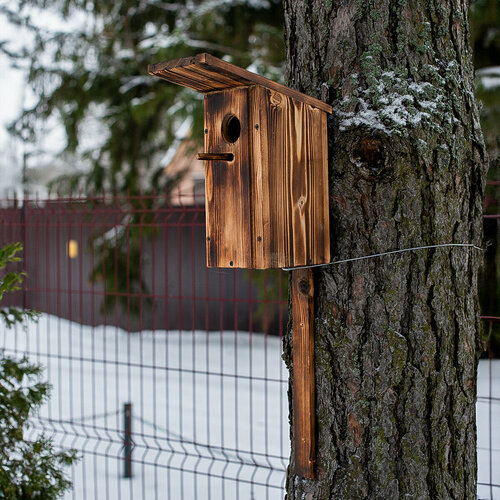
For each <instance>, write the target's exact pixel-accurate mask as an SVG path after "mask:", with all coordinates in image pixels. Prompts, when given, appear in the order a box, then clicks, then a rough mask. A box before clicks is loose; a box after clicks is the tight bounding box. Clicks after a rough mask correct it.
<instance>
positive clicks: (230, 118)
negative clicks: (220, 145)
mask: <svg viewBox="0 0 500 500" xmlns="http://www.w3.org/2000/svg"><path fill="white" fill-rule="evenodd" d="M240 133H241V125H240V121H239V120H238V118H237V117H236V116H234V115H227V116H226V117H224V120H223V121H222V137H224V140H225V141H226V142H229V143H230V144H232V143H234V142H236V141H237V140H238V138H239V137H240Z"/></svg>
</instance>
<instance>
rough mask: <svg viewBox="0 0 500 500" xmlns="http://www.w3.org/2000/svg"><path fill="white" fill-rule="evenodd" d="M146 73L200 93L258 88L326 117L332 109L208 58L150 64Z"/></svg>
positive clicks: (240, 69) (271, 82) (186, 58)
mask: <svg viewBox="0 0 500 500" xmlns="http://www.w3.org/2000/svg"><path fill="white" fill-rule="evenodd" d="M148 72H149V73H150V74H151V75H154V76H157V77H159V78H163V79H164V80H167V81H169V82H172V83H176V84H178V85H182V86H183V87H189V88H191V89H194V90H197V91H198V92H203V93H207V92H213V91H216V90H224V89H229V88H233V87H245V86H251V85H260V86H262V87H265V88H267V89H270V90H275V91H277V92H281V93H282V94H284V95H287V96H289V97H291V98H293V99H295V100H297V101H300V102H304V103H306V104H309V105H311V106H314V107H316V108H318V109H321V110H322V111H326V112H327V113H331V112H332V107H331V106H330V105H329V104H326V103H324V102H323V101H320V100H318V99H315V98H314V97H311V96H308V95H306V94H303V93H302V92H298V91H297V90H293V89H291V88H289V87H286V86H285V85H281V84H280V83H276V82H273V81H272V80H269V79H267V78H264V77H263V76H260V75H257V74H255V73H252V72H250V71H247V70H246V69H243V68H240V67H238V66H235V65H234V64H231V63H228V62H226V61H223V60H222V59H219V58H217V57H214V56H212V55H210V54H205V53H203V54H198V55H196V56H192V57H182V58H181V59H175V60H173V61H166V62H162V63H158V64H150V65H149V66H148Z"/></svg>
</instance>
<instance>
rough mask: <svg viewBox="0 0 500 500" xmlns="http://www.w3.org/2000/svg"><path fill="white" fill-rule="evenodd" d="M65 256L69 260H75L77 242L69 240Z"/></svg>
mask: <svg viewBox="0 0 500 500" xmlns="http://www.w3.org/2000/svg"><path fill="white" fill-rule="evenodd" d="M66 255H67V256H68V257H69V258H70V259H76V258H77V257H78V242H77V241H76V240H69V241H68V243H67V244H66Z"/></svg>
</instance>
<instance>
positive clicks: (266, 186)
mask: <svg viewBox="0 0 500 500" xmlns="http://www.w3.org/2000/svg"><path fill="white" fill-rule="evenodd" d="M149 72H150V73H151V74H153V75H155V76H158V77H160V78H163V79H165V80H168V81H170V82H173V83H177V84H179V85H183V86H185V87H189V88H192V89H195V90H197V91H199V92H203V93H204V94H205V107H204V124H205V127H204V128H205V134H204V135H205V141H204V151H203V152H202V153H200V154H198V158H199V159H202V160H205V198H206V221H207V222H206V227H207V265H208V266H209V267H229V268H231V267H240V268H258V269H265V268H273V267H296V266H307V265H314V264H325V263H328V262H329V261H330V231H329V208H328V141H327V126H326V125H327V113H331V111H332V109H331V106H329V105H328V104H325V103H324V102H321V101H319V100H317V99H314V98H313V97H310V96H307V95H305V94H302V93H300V92H297V91H296V90H293V89H290V88H288V87H285V86H284V85H281V84H279V83H276V82H273V81H271V80H268V79H266V78H264V77H262V76H259V75H255V74H253V73H250V72H249V71H246V70H245V69H242V68H238V67H237V66H234V65H232V64H230V63H228V62H226V61H222V60H220V59H217V58H216V57H213V56H210V55H209V54H198V55H197V56H194V57H186V58H182V59H176V60H175V61H167V62H164V63H160V64H153V65H150V66H149Z"/></svg>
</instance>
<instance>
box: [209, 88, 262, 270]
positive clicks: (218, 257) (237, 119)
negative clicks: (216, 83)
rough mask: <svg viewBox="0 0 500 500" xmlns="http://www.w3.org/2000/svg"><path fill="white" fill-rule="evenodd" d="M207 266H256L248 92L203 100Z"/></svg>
mask: <svg viewBox="0 0 500 500" xmlns="http://www.w3.org/2000/svg"><path fill="white" fill-rule="evenodd" d="M204 107H205V152H206V154H207V155H214V156H213V157H214V158H217V155H220V154H224V153H225V154H228V155H231V156H229V157H228V159H227V160H222V159H214V160H206V161H205V206H206V226H207V265H208V267H243V268H250V267H252V251H251V249H252V241H251V238H252V235H251V227H252V218H251V212H250V206H251V201H250V151H249V140H248V122H249V118H248V88H247V87H240V88H236V89H230V90H223V91H220V92H212V93H210V94H207V95H206V96H205V106H204Z"/></svg>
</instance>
